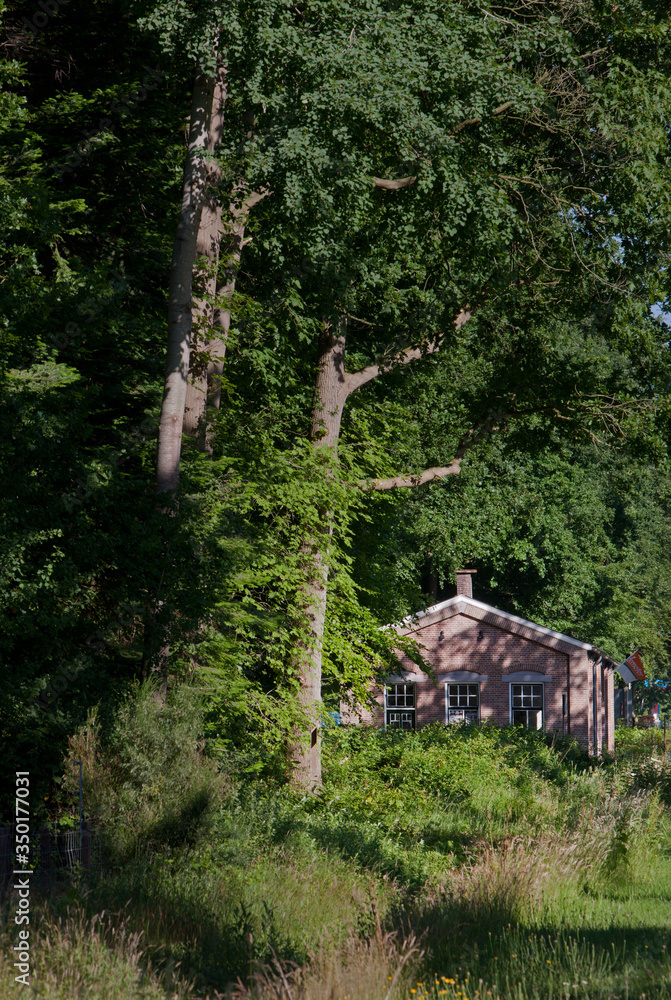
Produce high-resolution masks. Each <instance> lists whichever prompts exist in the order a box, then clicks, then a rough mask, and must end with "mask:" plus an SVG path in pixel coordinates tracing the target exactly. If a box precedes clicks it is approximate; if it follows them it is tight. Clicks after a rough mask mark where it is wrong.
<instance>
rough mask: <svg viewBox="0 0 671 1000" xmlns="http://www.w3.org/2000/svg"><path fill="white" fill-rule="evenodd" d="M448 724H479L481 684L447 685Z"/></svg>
mask: <svg viewBox="0 0 671 1000" xmlns="http://www.w3.org/2000/svg"><path fill="white" fill-rule="evenodd" d="M446 689H447V721H448V723H460V722H468V723H475V724H476V725H477V723H478V707H479V704H480V685H479V684H447V685H446Z"/></svg>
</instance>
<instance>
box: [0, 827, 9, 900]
mask: <svg viewBox="0 0 671 1000" xmlns="http://www.w3.org/2000/svg"><path fill="white" fill-rule="evenodd" d="M11 874H12V831H11V827H3V829H1V830H0V889H4V888H5V886H6V885H8V884H9V880H10V877H11Z"/></svg>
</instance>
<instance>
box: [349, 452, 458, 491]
mask: <svg viewBox="0 0 671 1000" xmlns="http://www.w3.org/2000/svg"><path fill="white" fill-rule="evenodd" d="M460 468H461V459H460V458H455V460H454V461H453V462H451V463H450V465H433V466H431V468H430V469H424V471H423V472H417V473H410V475H407V476H390V477H389V479H371V480H370V481H369V482H367V483H366V484H365V487H364V488H365V489H368V490H399V489H404V488H405V487H409V486H422V485H423V484H424V483H432V482H433V481H434V480H435V479H445V478H446V477H447V476H458V475H459V471H460ZM359 485H361V484H359Z"/></svg>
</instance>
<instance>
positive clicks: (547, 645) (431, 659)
mask: <svg viewBox="0 0 671 1000" xmlns="http://www.w3.org/2000/svg"><path fill="white" fill-rule="evenodd" d="M471 611H472V606H468V608H467V611H466V612H465V613H458V614H455V613H454V612H452V613H451V614H450V615H448V616H447V617H442V616H441V614H440V612H437V613H435V614H432V615H428V616H426V618H425V619H423V620H422V622H418V623H417V625H416V626H414V627H412V626H411V627H410V628H407V629H404V630H403V631H404V633H405V634H410V635H411V636H412V638H413V639H415V640H416V641H417V642H418V643H420V644H421V646H422V647H423V656H424V658H425V660H426V661H427V663H429V664H431V665H432V667H433V670H434V672H435V679H431V678H430V677H429V676H427V675H426V674H423V673H420V672H419V668H418V667H417V666H416V665H415V664H413V663H412V662H411V661H410V660H408V659H406V658H404V657H401V662H402V663H403V667H404V671H405V672H406V675H407V681H408V682H414V683H416V724H417V726H418V727H419V726H424V725H426V724H427V723H430V722H441V723H445V722H446V721H447V719H446V696H445V695H446V691H445V685H446V682H449V680H450V676H451V675H453V672H454V671H472V672H474V673H477V674H480V675H481V679H480V681H479V683H480V719H481V721H482V722H486V721H491V722H495V723H497V724H498V725H503V726H505V725H508V724H509V723H510V721H511V714H510V682H509V681H508V678H509V677H510V675H511V674H515V673H518V672H528V671H532V672H534V673H537V674H541V675H543V677H542V679H536V680H531V681H530V682H531V683H543V685H544V726H545V728H546V729H547V730H550V731H557V732H561V731H562V695H566V694H568V716H567V719H566V722H567V731H570V733H571V735H573V736H575V737H577V738H578V739H579V740H580V742H581V743H583V745H585V746H589V747H590V748H592V747H593V745H594V713H593V706H594V701H593V696H594V690H593V688H594V673H596V704H597V710H598V712H597V729H596V735H597V744H598V749H599V750H601V748H602V746H603V747H604V748H610V749H611V750H612V748H613V728H614V719H613V673H612V669H610V668H603V667H602V666H601V664H600V663H597V666H596V671H594V666H593V663H592V660H591V659H590V655H589V651H588V650H587V649H581V648H579V647H576V646H575V645H573V644H570V643H567V642H565V641H562V640H560V639H557V638H556V637H546V636H540V634H539V632H538V631H536V630H534V629H532V628H530V627H527V626H522V625H520V624H519V623H514V622H513V623H511V624H510V625H509V626H508V623H507V621H504V620H503V619H502V618H500V617H498V616H497V615H495V614H494V613H489V612H485V611H482V610H478V609H476V610H475V611H473V612H472V613H471ZM497 617H498V621H499V622H501V624H497V623H496V619H497ZM503 625H505V626H508V627H502V626H503ZM539 640H540V641H539ZM567 671H569V672H570V685H569V686H568V687H567ZM454 681H456V682H458V683H468V681H463V680H459V679H458V678H453V682H454ZM476 682H477V681H476V680H475V679H474V680H473V681H472V682H471V683H476ZM375 694H376V699H377V701H378V705H379V707H378V709H377V711H375V712H373V713H370V712H368V713H362V712H361V711H360V712H359V715H358V717H357V713H356V712H354V713H352V712H351V711H350V710H348V708H347V706H345V705H342V706H341V719H342V721H343V722H344V723H347V722H357V721H362V722H369V723H371V722H372V723H373V724H376V725H380V726H381V725H384V722H385V717H384V692H383V691H381V690H378V691H376V692H375Z"/></svg>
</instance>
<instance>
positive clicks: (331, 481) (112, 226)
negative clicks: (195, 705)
mask: <svg viewBox="0 0 671 1000" xmlns="http://www.w3.org/2000/svg"><path fill="white" fill-rule="evenodd" d="M31 18H32V19H31ZM4 28H5V46H4V61H3V63H2V80H3V89H2V94H1V97H0V100H1V102H2V111H3V114H2V126H1V132H0V163H1V175H0V176H1V183H2V189H1V190H2V196H1V199H0V212H2V218H3V223H4V224H3V227H2V237H1V242H0V269H1V272H2V285H1V290H0V317H1V321H2V336H3V352H2V363H1V370H0V373H1V376H2V385H1V388H0V391H1V392H2V402H3V406H2V411H1V413H2V416H1V417H0V419H1V420H2V421H3V428H2V435H1V437H0V442H1V443H0V449H1V450H2V461H3V483H4V489H3V491H2V495H1V497H0V504H1V505H2V529H1V530H2V537H1V539H0V545H1V547H2V562H1V566H2V570H1V573H2V576H1V583H0V624H1V627H2V628H1V632H0V654H1V656H2V666H3V674H4V678H5V684H4V685H3V694H2V698H1V699H0V726H1V727H2V734H3V735H2V738H3V741H4V740H7V743H8V747H9V750H8V754H9V756H8V758H7V759H8V762H10V769H11V761H16V762H17V766H19V762H24V763H26V762H27V763H28V764H29V765H30V766H31V767H33V768H34V770H35V771H36V772H37V771H41V773H42V774H43V778H44V787H45V790H46V789H47V787H48V783H49V780H50V777H51V772H52V771H53V772H54V773H56V772H57V771H58V767H59V763H58V759H59V758H58V754H59V748H60V747H61V746H62V745H63V744H64V741H65V738H66V736H67V734H68V732H71V731H72V728H73V727H74V725H75V724H76V723H77V722H78V721H81V719H83V718H84V717H85V715H86V712H87V711H88V709H89V707H90V706H92V705H94V704H96V703H98V702H99V701H101V699H102V704H103V706H107V709H111V707H112V706H113V704H114V700H115V698H116V697H118V696H119V695H120V694H121V693H122V692H123V690H125V688H126V686H127V685H128V684H129V683H131V682H132V681H133V679H135V678H138V677H139V676H140V675H141V673H142V671H143V669H145V670H146V669H147V663H148V660H147V655H146V634H147V628H148V622H153V623H154V625H155V626H156V627H157V628H158V631H159V632H160V642H158V643H157V644H156V645H157V648H158V647H161V648H167V647H169V648H170V651H171V652H170V661H169V662H170V667H169V670H170V673H171V674H172V675H173V676H177V675H179V674H182V673H186V674H190V675H194V676H196V677H197V678H198V681H199V683H204V684H205V683H206V684H208V685H209V689H210V691H211V706H212V713H211V718H210V723H209V726H210V732H211V735H212V739H213V745H215V746H217V747H219V748H221V749H222V750H223V748H224V747H229V748H230V747H231V746H234V747H235V748H236V752H237V753H239V754H240V759H241V760H242V761H244V763H245V766H247V767H250V768H263V767H267V766H271V765H272V766H275V765H277V766H282V765H281V762H282V761H283V759H284V749H283V748H284V738H285V735H286V734H287V733H288V732H290V731H291V729H292V726H293V725H294V724H295V722H296V718H297V715H296V712H297V709H296V698H295V695H296V693H297V691H298V688H299V687H300V683H301V678H302V677H303V676H304V668H305V663H306V662H310V661H314V657H315V655H316V651H321V649H322V645H323V670H324V680H323V691H324V695H325V697H326V699H327V704H330V706H331V707H335V704H336V703H337V699H338V697H339V693H340V691H341V690H342V689H343V688H350V689H351V688H353V689H354V690H355V691H358V692H359V693H363V692H364V691H365V689H366V684H367V683H368V681H369V679H370V678H371V677H372V676H374V675H375V672H376V671H379V670H381V669H383V668H384V665H385V664H386V663H388V661H389V657H390V656H391V655H393V653H392V650H391V649H390V648H389V640H388V638H387V637H386V634H385V633H384V632H380V630H379V626H380V625H381V624H384V623H386V622H388V621H390V620H395V619H397V618H399V617H400V616H402V615H404V614H407V613H409V612H412V611H414V610H417V609H418V608H419V607H421V606H422V605H424V604H426V603H427V602H429V601H431V600H432V598H433V597H436V596H439V595H440V594H443V593H447V590H446V589H445V588H448V587H449V585H450V579H451V574H452V572H453V570H454V569H455V568H456V567H457V565H458V564H460V563H461V564H463V563H468V564H470V565H474V566H475V567H477V569H478V571H479V575H478V577H477V581H478V589H479V592H480V593H481V595H482V596H483V597H484V598H485V599H488V600H491V601H492V603H495V604H497V605H499V606H501V607H504V608H509V609H511V610H516V611H519V612H521V613H523V614H525V615H527V616H529V617H531V618H534V619H535V620H538V621H540V622H542V623H544V624H546V625H549V626H552V627H554V628H558V629H561V630H562V631H567V632H570V633H572V634H575V635H577V636H580V637H582V638H586V639H589V640H590V641H593V642H596V643H598V644H599V645H601V646H603V647H604V648H606V649H608V650H610V651H612V652H613V653H614V654H615V655H618V656H623V657H624V656H625V655H627V653H629V652H631V649H632V648H634V647H635V646H638V647H640V648H641V650H642V652H643V654H644V656H646V657H647V658H648V662H649V663H650V666H651V668H652V672H653V673H655V674H656V675H660V674H663V673H664V672H665V671H666V670H667V668H668V657H669V597H670V596H671V594H670V591H671V566H670V565H669V558H668V556H667V546H666V543H665V541H666V537H667V536H668V523H669V517H670V511H669V490H670V479H669V468H668V442H669V425H668V413H669V359H668V332H667V328H666V326H665V324H664V323H663V322H662V321H660V320H659V319H655V318H654V316H653V313H652V311H651V307H652V306H653V304H655V303H657V304H661V305H662V308H663V307H664V304H665V303H666V302H667V295H668V273H667V260H668V252H669V237H668V222H667V220H668V218H669V200H670V198H669V196H670V193H671V173H670V172H669V139H668V127H669V120H670V117H671V115H670V112H671V97H670V96H669V87H668V78H669V71H670V69H671V44H670V40H669V6H668V4H662V3H647V2H643V0H624V2H620V3H618V4H617V5H613V4H610V3H608V4H602V3H600V2H597V0H548V2H540V0H538V2H535V0H509V2H508V3H491V4H488V5H485V6H481V5H475V4H473V5H471V4H468V3H460V2H451V3H445V2H440V3H439V2H433V0H422V2H421V3H413V4H409V3H400V2H382V0H380V2H374V0H361V2H354V0H350V2H348V3H334V2H332V0H310V2H307V3H298V4H289V3H286V2H280V0H267V2H256V0H255V2H238V3H226V4H223V5H222V4H217V3H214V4H213V3H208V4H201V3H200V2H195V0H187V2H185V3H181V4H179V5H175V4H173V3H170V4H158V5H156V4H153V3H148V2H146V0H139V2H134V3H128V2H125V0H122V2H113V0H96V2H93V3H89V4H86V5H83V4H80V3H79V2H78V0H69V3H68V4H67V5H61V6H59V8H58V11H57V12H55V13H53V14H51V13H46V12H41V13H40V14H35V15H34V16H33V15H25V16H24V8H22V7H19V6H17V5H15V4H13V3H9V4H7V5H6V6H5V9H4ZM217 65H218V66H219V67H220V72H221V73H223V80H224V83H225V86H224V91H225V99H224V103H223V124H222V125H221V134H220V136H219V137H218V141H217V148H216V150H215V151H214V152H213V153H210V154H207V156H208V157H209V159H210V160H211V161H213V160H215V159H216V163H217V169H216V171H215V172H214V173H213V174H212V175H211V176H212V177H214V178H215V179H214V181H212V182H211V183H212V189H211V197H212V198H213V199H214V201H215V202H216V203H217V204H218V205H219V206H220V210H221V219H222V222H221V231H222V234H223V235H222V237H221V244H220V249H219V251H218V253H219V256H218V258H217V259H215V260H214V263H212V261H210V264H209V265H208V266H210V267H211V268H213V269H214V272H216V273H215V282H214V285H215V291H214V294H213V296H211V298H212V299H213V301H211V302H210V307H211V310H212V316H214V315H215V311H216V310H215V306H216V307H218V308H219V309H222V308H223V309H225V310H226V311H227V314H228V316H229V319H230V328H229V327H228V326H226V340H225V362H224V366H223V376H222V378H221V383H220V393H219V396H220V402H219V406H218V409H217V408H214V407H212V406H210V407H209V408H208V409H207V412H206V416H205V417H204V418H203V419H204V420H205V421H206V422H207V424H208V425H209V431H208V435H209V436H208V448H207V449H205V450H204V449H203V447H202V437H201V438H198V437H197V436H195V437H190V438H189V437H187V438H185V441H184V444H183V446H182V454H181V463H180V471H181V476H180V486H179V490H178V492H177V494H176V496H175V497H174V498H171V499H168V500H166V499H162V500H161V501H160V502H157V501H156V499H155V498H154V495H153V494H154V482H155V454H156V438H157V429H158V423H159V415H160V412H161V393H162V389H163V369H164V365H165V357H166V321H167V315H168V301H167V300H168V294H169V287H170V268H171V264H170V261H171V256H172V253H173V243H174V239H175V232H176V228H177V223H178V219H179V213H180V204H182V205H183V181H182V168H183V162H184V157H185V149H186V142H187V137H188V124H189V123H188V116H189V113H190V107H191V92H192V87H193V79H194V76H196V78H197V77H198V75H199V74H200V75H201V76H202V75H203V74H204V75H205V76H207V74H213V73H215V72H216V67H217ZM250 195H254V196H255V197H254V198H253V199H252V200H251V201H250V200H249V199H250ZM250 206H253V207H250ZM243 211H244V213H245V214H244V219H245V224H244V227H243V228H242V229H241V228H240V226H238V229H236V228H235V225H234V222H235V220H236V219H239V218H240V217H241V216H240V213H241V212H243ZM236 234H237V235H236ZM243 237H244V239H243ZM236 240H237V242H236ZM202 273H204V272H203V270H202V267H201V271H198V270H197V268H195V265H194V275H195V279H194V280H195V285H194V289H195V294H200V295H204V294H205V293H204V292H203V288H202V287H201V286H200V285H199V284H198V281H199V280H200V279H199V277H198V274H202ZM232 275H233V277H234V280H233V281H232V280H231V276H232ZM217 276H218V277H217ZM217 281H218V288H219V291H218V292H217V291H216V286H217ZM222 289H224V290H225V294H224V291H222ZM208 294H209V293H208ZM217 296H219V297H218V298H217ZM215 299H216V301H214V300H215ZM216 322H217V321H216V320H214V319H213V320H212V323H213V324H214V325H215V326H216ZM227 322H228V321H227ZM211 332H212V331H211V330H210V331H208V330H200V329H199V328H198V325H197V324H196V327H195V333H194V335H193V337H192V342H191V345H190V351H191V360H190V365H191V375H190V377H191V379H192V381H193V379H194V378H195V375H194V373H198V372H199V371H201V372H202V371H204V370H205V368H206V367H207V363H208V361H211V357H210V355H209V354H208V351H210V347H209V346H208V345H209V343H210V340H209V339H208V338H209V336H210V334H211ZM329 372H330V373H331V375H332V376H333V378H332V388H333V389H334V392H335V393H336V396H337V405H336V404H334V406H335V410H333V412H332V408H329V406H330V404H329V406H327V405H326V403H325V398H326V397H324V396H323V395H321V396H320V393H324V392H325V391H326V390H325V389H324V386H325V385H326V382H327V381H328V379H327V378H326V376H327V375H328V373H329ZM325 373H326V374H325ZM182 375H183V377H184V379H186V377H187V373H186V372H182ZM320 379H321V381H320ZM325 379H326V381H325ZM338 386H340V388H338ZM343 387H344V388H343ZM219 396H218V401H219ZM336 396H334V399H335V398H336ZM336 411H337V413H336ZM334 414H335V416H334ZM336 418H337V419H336ZM427 469H429V470H434V471H433V472H431V473H430V474H427V475H423V474H424V473H425V470H427ZM394 485H395V486H396V487H397V488H395V489H393V488H391V487H392V486H394ZM406 486H407V487H408V488H405V487H406ZM327 580H328V586H327ZM311 587H312V590H311V589H310V588H311ZM315 588H316V589H315ZM317 593H318V597H315V596H314V595H315V594H317ZM311 594H312V596H310V595H311ZM320 601H322V602H323V605H324V610H325V621H324V622H323V623H321V624H319V623H318V627H317V625H316V624H315V620H314V607H315V606H316V604H315V602H316V603H317V604H318V603H319V602H320ZM322 628H323V632H322ZM143 644H144V650H145V656H144V668H143ZM297 650H299V651H300V650H302V651H303V652H302V653H298V654H297ZM301 658H302V659H301ZM150 659H151V658H150ZM301 664H302V665H301ZM149 665H150V666H151V663H149ZM301 671H303V673H301ZM304 707H305V706H304ZM104 710H106V709H105V708H103V711H104ZM19 720H20V723H19ZM17 732H18V734H19V735H18V738H16V737H15V738H13V739H12V740H10V739H9V734H10V733H13V734H16V733H17ZM250 733H251V734H253V740H252V742H251V743H250V742H249V741H248V734H250Z"/></svg>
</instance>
